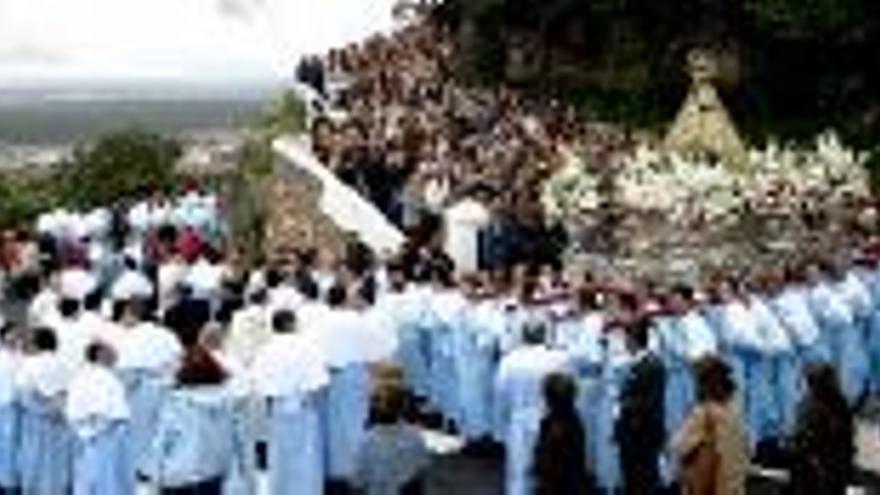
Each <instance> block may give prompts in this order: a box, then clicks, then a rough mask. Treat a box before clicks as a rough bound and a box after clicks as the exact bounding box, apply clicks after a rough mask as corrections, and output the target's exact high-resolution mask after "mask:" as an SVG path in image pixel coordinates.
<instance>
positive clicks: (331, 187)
mask: <svg viewBox="0 0 880 495" xmlns="http://www.w3.org/2000/svg"><path fill="white" fill-rule="evenodd" d="M272 148H273V149H274V151H275V153H276V154H277V155H278V156H279V157H280V158H282V159H284V160H285V161H286V162H287V163H288V164H290V165H291V166H294V167H296V168H298V169H300V170H302V171H304V172H306V173H307V174H309V175H310V176H312V177H314V178H315V179H316V180H318V181H319V182H320V184H321V199H320V203H319V205H318V208H319V209H320V211H321V212H322V213H324V214H325V215H326V216H327V218H330V219H332V220H333V222H334V223H336V225H337V226H338V227H339V228H340V229H342V230H343V231H345V232H348V233H352V234H354V235H356V236H357V238H358V239H359V240H360V241H361V242H363V243H364V244H366V245H367V246H369V247H370V248H371V249H373V251H375V252H376V253H379V254H389V253H394V252H396V251H398V250H399V249H400V247H401V245H402V244H403V242H404V240H405V237H404V235H403V233H402V232H401V231H400V230H399V229H398V228H397V227H395V226H394V225H393V224H392V223H391V222H390V221H388V219H387V218H386V217H385V215H383V214H382V212H380V211H379V209H378V208H376V206H375V205H373V204H372V203H370V202H369V201H367V200H366V199H364V198H363V197H361V195H360V194H358V192H357V191H355V190H354V189H352V188H351V187H349V186H348V185H346V184H345V183H343V182H342V181H341V180H339V178H338V177H336V176H335V175H334V174H333V173H332V172H330V171H329V170H327V168H326V167H325V166H324V165H323V164H321V162H320V161H318V158H317V157H316V156H315V155H314V154H313V153H312V152H311V151H310V150H309V148H308V146H307V145H306V142H305V140H304V139H303V138H301V137H296V136H282V137H280V138H278V139H276V140H275V141H274V142H273V143H272Z"/></svg>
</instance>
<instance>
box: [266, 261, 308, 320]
mask: <svg viewBox="0 0 880 495" xmlns="http://www.w3.org/2000/svg"><path fill="white" fill-rule="evenodd" d="M266 278H267V280H266V284H267V287H268V288H267V297H268V301H269V309H270V310H271V311H272V312H273V313H275V312H278V311H296V310H297V309H298V308H299V305H300V304H301V303H302V299H303V297H302V294H300V293H299V291H298V290H297V289H296V287H294V286H293V285H292V284H291V283H290V282H289V281H288V280H287V277H286V276H285V275H284V274H282V273H279V272H274V271H270V272H269V273H268V274H267V276H266ZM301 323H302V322H301Z"/></svg>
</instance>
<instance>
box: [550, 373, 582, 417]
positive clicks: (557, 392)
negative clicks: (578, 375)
mask: <svg viewBox="0 0 880 495" xmlns="http://www.w3.org/2000/svg"><path fill="white" fill-rule="evenodd" d="M543 392H544V404H545V405H546V406H547V409H548V410H549V411H550V413H551V414H552V413H565V412H571V411H574V403H575V397H576V396H577V384H576V383H575V381H574V380H572V378H571V377H570V376H568V375H566V374H564V373H553V374H551V375H548V376H547V377H546V378H545V379H544V391H543Z"/></svg>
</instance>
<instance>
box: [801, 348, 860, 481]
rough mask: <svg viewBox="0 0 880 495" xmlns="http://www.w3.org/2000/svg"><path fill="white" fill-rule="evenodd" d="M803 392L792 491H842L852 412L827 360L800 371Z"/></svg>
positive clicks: (850, 451)
mask: <svg viewBox="0 0 880 495" xmlns="http://www.w3.org/2000/svg"><path fill="white" fill-rule="evenodd" d="M804 375H805V378H806V382H807V394H806V397H805V398H804V401H803V403H802V404H801V407H800V410H799V411H798V418H797V425H796V428H795V433H794V438H793V442H792V444H793V445H792V470H791V475H792V483H791V486H792V493H794V494H811V493H822V494H827V495H837V494H845V493H846V487H847V482H848V481H849V479H850V477H851V474H852V466H853V457H854V456H855V443H854V428H853V413H852V411H851V410H850V407H849V404H848V402H847V399H846V396H845V395H844V393H843V391H842V390H841V388H840V383H839V381H838V378H837V373H836V372H835V370H834V368H833V367H832V366H831V365H830V364H827V363H817V364H814V365H812V366H810V367H809V368H807V370H806V371H805V372H804Z"/></svg>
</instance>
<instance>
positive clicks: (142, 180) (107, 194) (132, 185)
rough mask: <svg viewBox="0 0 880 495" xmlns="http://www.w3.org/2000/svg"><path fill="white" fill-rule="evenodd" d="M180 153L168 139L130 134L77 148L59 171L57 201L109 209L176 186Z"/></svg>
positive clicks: (148, 133) (142, 133) (179, 148)
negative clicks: (132, 198) (110, 206)
mask: <svg viewBox="0 0 880 495" xmlns="http://www.w3.org/2000/svg"><path fill="white" fill-rule="evenodd" d="M181 153H182V148H181V146H180V144H179V143H178V142H176V141H174V140H172V139H167V138H165V137H163V136H160V135H158V134H153V133H150V132H146V131H142V130H138V129H131V130H125V131H120V132H115V133H111V134H108V135H106V136H104V137H101V138H99V139H98V140H97V141H96V142H95V143H94V144H91V145H88V146H80V147H78V148H77V149H76V150H75V151H74V153H73V156H72V157H71V158H70V159H69V160H67V161H66V162H63V163H61V164H60V165H59V166H58V176H57V180H58V188H59V191H58V192H59V196H60V198H61V201H62V202H63V203H64V204H66V205H70V206H72V207H78V208H86V207H92V206H97V205H107V204H112V203H114V202H116V201H119V200H121V199H124V198H130V197H133V196H136V195H142V194H144V193H146V192H150V191H164V190H168V189H170V188H171V187H172V186H173V185H174V174H175V165H176V163H177V160H178V159H179V158H180V156H181Z"/></svg>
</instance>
